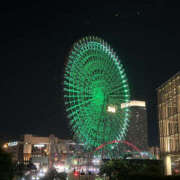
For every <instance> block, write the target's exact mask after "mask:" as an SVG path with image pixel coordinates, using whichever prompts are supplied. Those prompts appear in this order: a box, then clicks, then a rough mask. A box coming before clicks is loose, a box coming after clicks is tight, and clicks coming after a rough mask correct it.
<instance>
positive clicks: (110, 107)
mask: <svg viewBox="0 0 180 180" xmlns="http://www.w3.org/2000/svg"><path fill="white" fill-rule="evenodd" d="M107 111H108V112H112V113H115V112H116V108H115V107H113V106H108V109H107Z"/></svg>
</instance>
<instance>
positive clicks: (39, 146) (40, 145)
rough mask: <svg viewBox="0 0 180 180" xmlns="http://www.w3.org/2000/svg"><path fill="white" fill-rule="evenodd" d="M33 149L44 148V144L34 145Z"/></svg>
mask: <svg viewBox="0 0 180 180" xmlns="http://www.w3.org/2000/svg"><path fill="white" fill-rule="evenodd" d="M34 147H37V148H42V147H45V144H34Z"/></svg>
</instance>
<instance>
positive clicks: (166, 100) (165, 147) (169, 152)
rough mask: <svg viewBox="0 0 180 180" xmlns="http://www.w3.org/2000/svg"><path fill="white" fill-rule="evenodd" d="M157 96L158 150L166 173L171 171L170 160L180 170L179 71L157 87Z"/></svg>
mask: <svg viewBox="0 0 180 180" xmlns="http://www.w3.org/2000/svg"><path fill="white" fill-rule="evenodd" d="M157 96H158V121H159V134H160V152H161V156H162V157H165V161H166V165H167V164H168V166H166V167H167V168H166V174H171V173H172V172H171V168H170V167H171V160H173V161H174V163H175V162H176V163H177V162H179V165H178V167H177V168H178V170H179V172H180V72H178V73H177V74H175V75H174V76H173V77H171V78H170V79H169V80H168V81H166V82H165V83H164V84H162V85H161V86H160V87H159V88H158V89H157ZM178 159H179V160H178ZM177 168H176V169H177Z"/></svg>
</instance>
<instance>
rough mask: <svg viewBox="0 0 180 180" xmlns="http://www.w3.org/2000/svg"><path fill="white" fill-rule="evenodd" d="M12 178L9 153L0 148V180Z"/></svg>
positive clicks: (11, 163) (11, 164)
mask: <svg viewBox="0 0 180 180" xmlns="http://www.w3.org/2000/svg"><path fill="white" fill-rule="evenodd" d="M12 178H13V162H12V157H11V155H10V154H9V153H7V152H4V151H3V150H2V149H1V148H0V179H1V180H11V179H12Z"/></svg>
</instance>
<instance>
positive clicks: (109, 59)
mask: <svg viewBox="0 0 180 180" xmlns="http://www.w3.org/2000/svg"><path fill="white" fill-rule="evenodd" d="M64 77H65V80H64V92H65V93H64V98H65V105H66V111H67V113H68V117H69V119H70V124H71V127H72V130H73V132H74V135H75V137H76V138H78V140H79V141H80V142H82V143H84V144H85V145H86V147H87V148H88V149H93V148H95V147H97V146H99V145H101V144H103V143H106V142H108V141H112V140H114V139H119V140H121V139H123V138H124V136H125V133H126V130H127V126H128V121H129V108H128V107H126V106H123V107H122V105H124V104H125V103H126V102H128V101H129V96H130V94H129V86H128V81H127V77H126V74H125V72H124V68H123V65H122V63H121V61H120V60H119V58H118V56H117V55H116V53H115V52H114V51H113V50H112V48H111V47H110V46H109V45H108V44H107V43H106V42H104V40H102V39H100V38H98V37H92V36H89V37H85V38H82V39H81V40H79V41H78V42H76V43H74V45H73V47H72V49H71V51H70V53H69V56H68V62H67V65H66V68H65V75H64Z"/></svg>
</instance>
